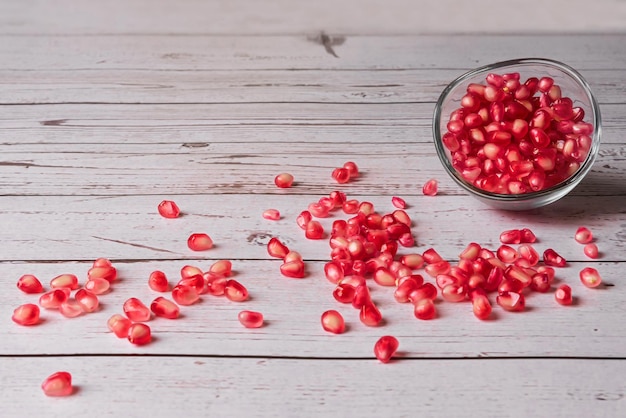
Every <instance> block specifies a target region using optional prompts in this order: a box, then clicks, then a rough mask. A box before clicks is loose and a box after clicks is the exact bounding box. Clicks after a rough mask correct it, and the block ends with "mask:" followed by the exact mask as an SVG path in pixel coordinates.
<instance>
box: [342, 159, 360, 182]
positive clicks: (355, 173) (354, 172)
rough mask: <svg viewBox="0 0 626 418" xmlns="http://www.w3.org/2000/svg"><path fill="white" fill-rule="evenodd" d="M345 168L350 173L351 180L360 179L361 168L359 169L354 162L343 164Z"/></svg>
mask: <svg viewBox="0 0 626 418" xmlns="http://www.w3.org/2000/svg"><path fill="white" fill-rule="evenodd" d="M343 168H345V169H346V170H348V173H350V178H352V179H355V178H357V177H359V167H357V165H356V164H355V163H354V162H352V161H347V162H345V163H344V164H343Z"/></svg>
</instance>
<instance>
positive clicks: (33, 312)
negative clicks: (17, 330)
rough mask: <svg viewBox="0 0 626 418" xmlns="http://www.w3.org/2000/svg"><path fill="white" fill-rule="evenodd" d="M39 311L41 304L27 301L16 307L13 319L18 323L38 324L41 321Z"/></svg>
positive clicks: (26, 324) (25, 324)
mask: <svg viewBox="0 0 626 418" xmlns="http://www.w3.org/2000/svg"><path fill="white" fill-rule="evenodd" d="M39 313H40V311H39V306H37V305H35V304H33V303H25V304H24V305H20V306H18V307H17V308H15V310H14V311H13V316H12V317H11V319H12V320H13V322H15V323H16V324H18V325H23V326H31V325H37V324H38V323H39Z"/></svg>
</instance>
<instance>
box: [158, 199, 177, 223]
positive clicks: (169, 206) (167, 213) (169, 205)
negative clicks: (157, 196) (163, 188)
mask: <svg viewBox="0 0 626 418" xmlns="http://www.w3.org/2000/svg"><path fill="white" fill-rule="evenodd" d="M158 210H159V214H160V215H161V216H162V217H164V218H170V219H173V218H178V216H179V215H180V209H179V208H178V205H176V203H175V202H173V201H171V200H164V201H162V202H161V203H159V206H158Z"/></svg>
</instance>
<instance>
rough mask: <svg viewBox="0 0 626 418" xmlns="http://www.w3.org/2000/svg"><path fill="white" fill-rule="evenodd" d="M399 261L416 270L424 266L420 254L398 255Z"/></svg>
mask: <svg viewBox="0 0 626 418" xmlns="http://www.w3.org/2000/svg"><path fill="white" fill-rule="evenodd" d="M400 262H401V263H402V264H404V265H405V266H407V267H409V268H411V269H413V270H417V269H420V268H422V267H423V266H424V257H422V255H420V254H405V255H403V256H401V257H400Z"/></svg>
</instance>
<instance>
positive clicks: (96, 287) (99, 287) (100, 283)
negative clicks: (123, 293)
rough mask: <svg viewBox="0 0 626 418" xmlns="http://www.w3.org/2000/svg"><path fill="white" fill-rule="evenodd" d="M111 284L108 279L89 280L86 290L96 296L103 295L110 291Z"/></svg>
mask: <svg viewBox="0 0 626 418" xmlns="http://www.w3.org/2000/svg"><path fill="white" fill-rule="evenodd" d="M110 288H111V283H109V281H108V280H106V279H101V278H99V277H97V278H95V279H89V280H87V282H86V283H85V289H86V290H88V291H90V292H91V293H93V294H94V295H103V294H105V293H107V292H108V291H109V289H110Z"/></svg>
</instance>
